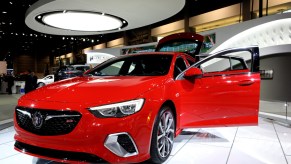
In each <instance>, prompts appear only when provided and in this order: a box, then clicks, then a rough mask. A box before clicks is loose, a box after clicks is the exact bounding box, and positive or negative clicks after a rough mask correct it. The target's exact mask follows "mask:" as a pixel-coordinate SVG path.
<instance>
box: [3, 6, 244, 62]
mask: <svg viewBox="0 0 291 164" xmlns="http://www.w3.org/2000/svg"><path fill="white" fill-rule="evenodd" d="M47 1H49V0H47ZM65 1H67V2H68V3H70V2H71V0H62V2H65ZM74 1H78V0H74ZM110 1H111V2H113V1H114V0H110ZM135 1H137V0H135ZM241 1H242V0H219V3H214V1H213V0H186V5H185V7H184V8H183V9H182V10H181V11H180V12H178V13H177V14H175V15H173V16H170V18H167V17H165V16H164V17H162V19H164V20H162V21H159V20H158V19H156V18H153V15H163V14H161V12H162V11H164V12H165V11H167V10H171V7H169V6H167V4H165V5H164V6H162V5H159V6H158V7H159V8H160V10H150V11H149V13H151V14H152V15H151V16H149V17H148V18H152V19H153V20H154V21H152V22H150V21H149V22H147V24H148V23H150V24H149V25H147V24H142V23H140V20H138V19H139V17H138V15H139V14H138V13H130V14H127V15H126V19H130V20H132V23H133V25H134V26H133V27H132V28H129V29H125V30H131V29H134V28H148V27H150V28H154V27H158V26H160V25H164V24H167V23H171V22H173V21H176V20H180V19H183V18H184V17H185V15H188V16H190V17H191V16H195V15H199V14H202V13H205V12H208V11H212V10H215V9H219V8H222V7H225V6H229V5H232V4H236V3H239V2H241ZM35 2H37V0H1V1H0V60H3V59H4V58H5V57H6V56H7V54H12V55H14V56H17V55H18V54H32V55H39V54H53V55H61V54H65V53H69V52H72V51H74V52H75V51H77V50H79V49H82V48H86V47H88V46H92V45H96V44H98V43H103V42H107V41H110V40H113V39H116V38H119V37H122V36H123V35H124V32H122V31H121V32H114V33H107V34H102V33H98V34H90V35H89V34H79V35H77V34H74V33H69V34H66V35H62V33H57V34H58V35H55V34H53V33H51V32H49V34H47V32H46V30H41V31H40V30H38V31H34V30H32V29H30V28H29V27H28V26H27V25H26V24H25V14H26V11H27V10H28V8H29V7H30V6H31V5H33V4H34V3H35ZM79 2H80V3H81V2H82V0H79ZM121 2H123V1H120V0H115V3H116V5H114V4H113V5H112V8H113V9H114V8H119V9H120V8H124V7H126V6H130V3H121ZM140 2H142V1H140ZM154 6H155V4H154V3H153V4H150V5H149V6H148V7H149V9H150V8H151V7H154ZM83 7H84V6H83ZM133 7H135V8H140V9H142V7H143V6H142V5H141V6H133ZM85 8H86V7H85ZM82 9H84V8H82ZM126 9H127V10H126V12H127V13H129V12H132V11H129V9H130V8H128V7H126ZM120 10H122V9H120ZM134 11H135V12H137V11H138V10H134ZM123 13H125V10H123ZM117 16H118V15H117ZM157 17H158V16H157ZM135 22H136V24H134V23H135Z"/></svg>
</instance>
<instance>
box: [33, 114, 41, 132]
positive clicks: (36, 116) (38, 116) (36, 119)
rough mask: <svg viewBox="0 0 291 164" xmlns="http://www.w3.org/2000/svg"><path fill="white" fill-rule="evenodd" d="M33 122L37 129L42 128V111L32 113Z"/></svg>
mask: <svg viewBox="0 0 291 164" xmlns="http://www.w3.org/2000/svg"><path fill="white" fill-rule="evenodd" d="M32 124H33V126H34V127H35V128H36V129H40V128H41V126H42V124H43V116H42V115H41V113H40V112H35V113H34V114H33V115H32Z"/></svg>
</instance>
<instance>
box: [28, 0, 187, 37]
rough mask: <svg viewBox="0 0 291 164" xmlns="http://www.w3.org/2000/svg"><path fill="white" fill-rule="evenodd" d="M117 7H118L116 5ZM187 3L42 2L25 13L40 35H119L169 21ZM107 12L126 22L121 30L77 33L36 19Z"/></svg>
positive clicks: (132, 0) (148, 0)
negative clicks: (58, 14) (67, 13)
mask: <svg viewBox="0 0 291 164" xmlns="http://www.w3.org/2000/svg"><path fill="white" fill-rule="evenodd" d="M116 4H118V5H116ZM184 5H185V0H122V3H121V1H120V0H39V1H37V2H36V3H34V4H33V5H31V6H30V8H29V9H28V10H27V12H26V16H25V23H26V25H27V26H28V27H29V28H31V29H33V30H35V31H38V32H41V33H46V34H53V35H96V34H106V33H114V32H120V31H125V30H130V29H135V28H139V27H143V26H146V25H150V24H153V23H156V22H159V21H162V20H164V19H167V18H169V17H171V16H173V15H175V14H177V13H178V12H179V11H181V10H182V9H183V7H184ZM64 10H66V11H87V12H96V13H106V14H109V15H113V16H117V17H119V18H121V19H123V20H125V21H126V22H127V23H128V24H127V26H125V27H123V28H121V29H115V30H109V31H103V32H102V31H74V30H65V29H60V28H55V27H52V26H47V25H45V24H42V23H40V22H39V21H37V20H36V17H37V16H38V15H40V14H44V13H49V12H56V11H64ZM92 21H94V20H92Z"/></svg>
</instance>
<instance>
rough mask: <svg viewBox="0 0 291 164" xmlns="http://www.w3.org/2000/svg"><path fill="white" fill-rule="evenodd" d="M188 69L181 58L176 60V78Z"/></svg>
mask: <svg viewBox="0 0 291 164" xmlns="http://www.w3.org/2000/svg"><path fill="white" fill-rule="evenodd" d="M186 68H187V66H186V64H185V62H184V59H183V58H181V57H179V58H177V59H176V62H175V68H174V78H176V77H177V76H178V75H179V74H180V73H181V72H182V71H184V70H185V69H186Z"/></svg>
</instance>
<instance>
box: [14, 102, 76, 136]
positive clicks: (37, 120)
mask: <svg viewBox="0 0 291 164" xmlns="http://www.w3.org/2000/svg"><path fill="white" fill-rule="evenodd" d="M15 113H16V121H17V124H18V125H19V126H20V127H21V128H23V129H24V130H27V131H29V132H31V133H34V134H37V135H44V136H52V135H63V134H68V133H70V132H71V131H73V129H74V128H75V127H76V126H77V124H78V122H79V121H80V119H81V114H80V113H79V112H76V111H57V110H45V109H33V108H24V107H16V109H15Z"/></svg>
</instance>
